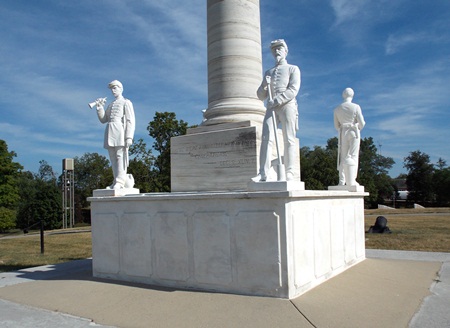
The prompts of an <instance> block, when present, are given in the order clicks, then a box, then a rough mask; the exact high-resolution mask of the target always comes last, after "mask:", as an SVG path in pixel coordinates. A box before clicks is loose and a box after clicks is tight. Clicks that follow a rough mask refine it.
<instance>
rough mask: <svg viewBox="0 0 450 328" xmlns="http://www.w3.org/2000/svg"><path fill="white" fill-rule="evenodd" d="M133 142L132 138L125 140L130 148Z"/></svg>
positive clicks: (126, 145)
mask: <svg viewBox="0 0 450 328" xmlns="http://www.w3.org/2000/svg"><path fill="white" fill-rule="evenodd" d="M132 144H133V140H131V139H127V140H125V147H127V148H130V147H131V145H132Z"/></svg>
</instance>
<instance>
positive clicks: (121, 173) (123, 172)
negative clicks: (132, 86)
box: [89, 80, 136, 189]
mask: <svg viewBox="0 0 450 328" xmlns="http://www.w3.org/2000/svg"><path fill="white" fill-rule="evenodd" d="M108 87H109V88H110V89H111V92H112V94H113V96H114V98H115V99H114V101H113V102H112V103H110V104H109V105H108V108H107V109H106V110H105V109H104V107H103V106H104V104H105V103H106V98H99V99H97V100H96V101H95V102H93V103H91V104H89V106H91V107H93V106H96V107H97V115H98V119H99V120H100V122H102V123H105V124H106V128H105V141H104V148H105V149H107V150H108V153H109V159H110V161H111V166H112V169H113V174H114V181H113V183H112V185H111V186H109V187H107V189H122V188H132V187H133V185H134V179H133V177H132V176H131V174H128V175H127V167H128V162H129V161H128V148H129V147H130V146H131V145H132V143H133V137H134V129H135V124H136V123H135V117H134V110H133V104H132V103H131V101H130V100H128V99H126V98H124V97H123V96H122V93H123V86H122V83H120V82H119V81H117V80H114V81H112V82H111V83H109V85H108Z"/></svg>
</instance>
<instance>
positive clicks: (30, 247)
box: [0, 229, 92, 272]
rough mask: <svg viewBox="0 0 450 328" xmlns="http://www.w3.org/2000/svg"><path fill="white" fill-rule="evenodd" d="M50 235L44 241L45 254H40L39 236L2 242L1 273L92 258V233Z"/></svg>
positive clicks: (32, 235) (0, 255)
mask: <svg viewBox="0 0 450 328" xmlns="http://www.w3.org/2000/svg"><path fill="white" fill-rule="evenodd" d="M55 232H57V231H54V232H50V233H47V234H46V235H45V237H44V254H41V242H40V236H39V234H31V235H24V236H23V235H22V236H20V237H19V236H17V237H14V238H0V272H4V271H13V270H19V269H22V268H29V267H33V266H40V265H47V264H57V263H61V262H67V261H72V260H79V259H85V258H88V257H91V256H92V243H91V232H90V230H89V229H84V231H83V232H71V231H70V230H69V229H67V230H65V231H64V232H63V231H61V232H63V233H55Z"/></svg>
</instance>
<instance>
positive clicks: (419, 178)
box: [403, 150, 434, 203]
mask: <svg viewBox="0 0 450 328" xmlns="http://www.w3.org/2000/svg"><path fill="white" fill-rule="evenodd" d="M403 166H404V167H405V168H406V169H407V170H408V175H407V176H406V185H407V187H408V192H409V193H408V200H411V201H413V202H415V203H424V202H429V201H433V200H434V194H433V174H434V166H433V164H431V163H430V156H428V155H427V154H425V153H422V152H421V151H420V150H416V151H412V152H410V153H409V156H407V157H405V159H404V164H403Z"/></svg>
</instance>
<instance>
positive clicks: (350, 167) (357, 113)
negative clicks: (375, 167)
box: [334, 88, 366, 186]
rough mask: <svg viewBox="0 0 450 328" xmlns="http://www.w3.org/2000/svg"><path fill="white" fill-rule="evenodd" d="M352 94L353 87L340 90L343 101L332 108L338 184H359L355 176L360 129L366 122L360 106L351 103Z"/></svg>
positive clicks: (356, 173) (356, 172)
mask: <svg viewBox="0 0 450 328" xmlns="http://www.w3.org/2000/svg"><path fill="white" fill-rule="evenodd" d="M354 94H355V93H354V91H353V89H351V88H346V89H345V90H344V92H342V98H343V99H344V102H343V103H342V104H340V105H339V106H337V107H336V108H335V109H334V127H335V128H336V130H338V133H339V135H338V138H339V148H338V160H337V169H338V171H339V185H340V186H343V185H347V186H359V184H358V182H356V177H357V175H358V164H359V146H360V141H361V134H360V131H361V130H362V129H363V128H364V125H365V124H366V122H365V121H364V117H363V115H362V111H361V107H359V105H358V104H355V103H352V100H353V96H354Z"/></svg>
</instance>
